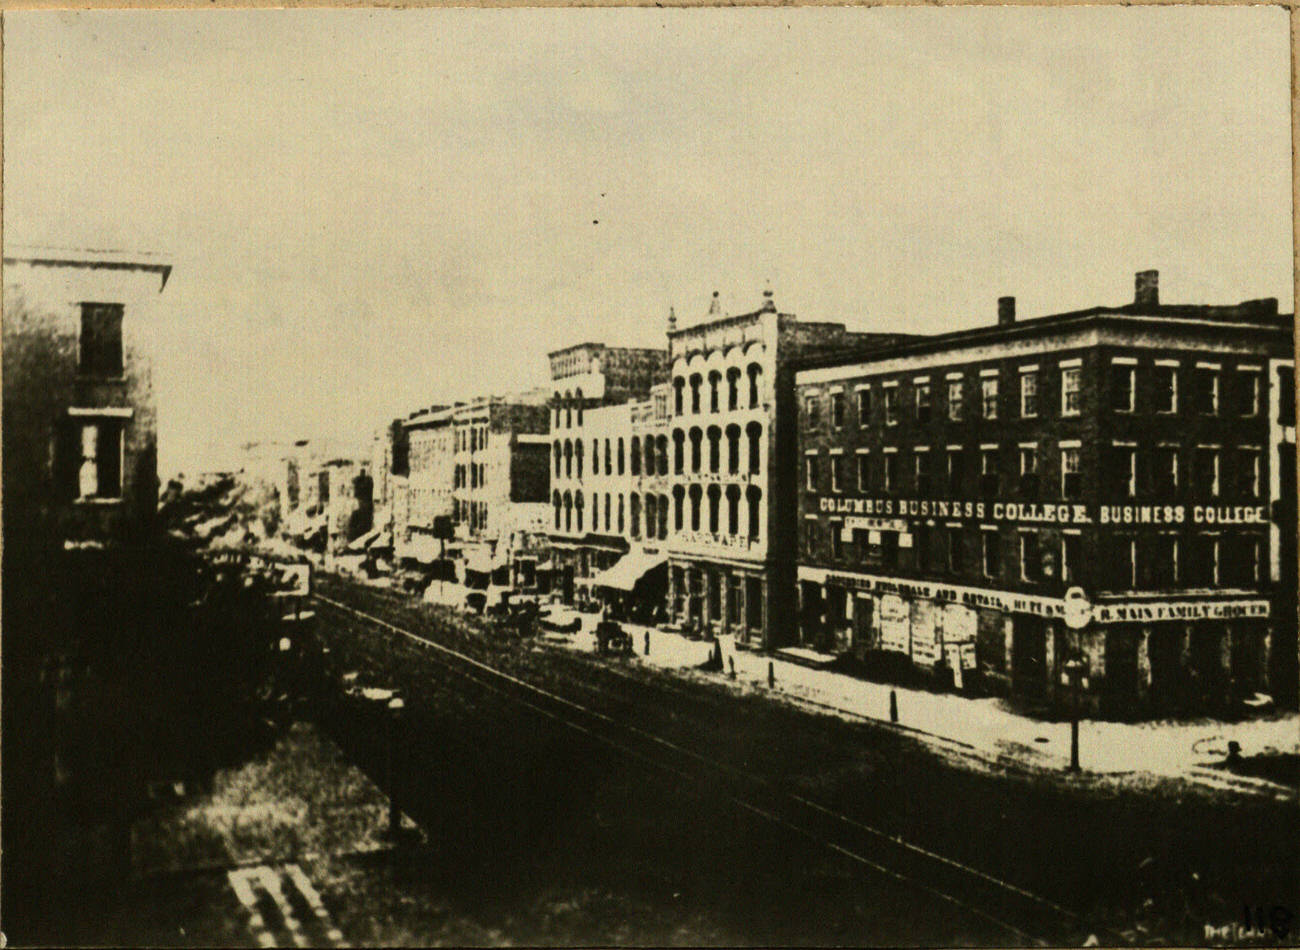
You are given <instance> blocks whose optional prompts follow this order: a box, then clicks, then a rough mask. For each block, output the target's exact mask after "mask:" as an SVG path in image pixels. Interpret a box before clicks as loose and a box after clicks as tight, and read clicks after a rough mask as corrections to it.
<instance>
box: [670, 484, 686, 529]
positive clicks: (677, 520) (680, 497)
mask: <svg viewBox="0 0 1300 950" xmlns="http://www.w3.org/2000/svg"><path fill="white" fill-rule="evenodd" d="M685 500H686V489H685V488H683V487H682V486H681V485H674V486H673V530H674V531H681V530H682V524H683V522H684V520H685V519H684V517H683V516H684V514H685V512H684V511H683V510H682V509H683V507H684V505H683V502H685Z"/></svg>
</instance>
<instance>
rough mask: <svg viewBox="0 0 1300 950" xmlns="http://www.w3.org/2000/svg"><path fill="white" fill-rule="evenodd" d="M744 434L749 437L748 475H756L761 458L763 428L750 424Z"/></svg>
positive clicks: (759, 425) (753, 423) (755, 423)
mask: <svg viewBox="0 0 1300 950" xmlns="http://www.w3.org/2000/svg"><path fill="white" fill-rule="evenodd" d="M745 434H746V435H748V436H749V474H751V475H757V474H758V470H759V467H760V464H761V462H762V458H763V451H762V447H763V426H762V425H761V424H759V423H757V422H751V423H750V424H749V425H747V426H745Z"/></svg>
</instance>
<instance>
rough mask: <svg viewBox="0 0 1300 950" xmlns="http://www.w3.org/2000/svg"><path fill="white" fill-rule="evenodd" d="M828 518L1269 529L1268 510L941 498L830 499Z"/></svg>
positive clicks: (825, 507) (823, 501)
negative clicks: (1185, 525) (1226, 526)
mask: <svg viewBox="0 0 1300 950" xmlns="http://www.w3.org/2000/svg"><path fill="white" fill-rule="evenodd" d="M818 507H819V508H820V509H821V511H822V512H824V513H826V514H842V515H863V516H870V517H877V518H891V517H894V518H897V517H904V518H907V517H910V518H948V519H959V520H971V521H984V522H988V521H1005V522H1014V523H1017V524H1067V525H1082V524H1122V525H1141V524H1214V525H1265V524H1268V511H1267V508H1266V507H1265V506H1263V505H1083V504H1075V503H1072V502H1069V503H1067V502H1036V501H968V500H962V501H952V500H946V499H936V498H827V497H824V496H823V497H822V498H820V499H819V504H818Z"/></svg>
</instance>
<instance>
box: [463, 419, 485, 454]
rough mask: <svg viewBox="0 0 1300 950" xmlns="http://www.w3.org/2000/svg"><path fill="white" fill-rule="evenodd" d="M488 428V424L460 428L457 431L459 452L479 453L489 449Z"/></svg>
mask: <svg viewBox="0 0 1300 950" xmlns="http://www.w3.org/2000/svg"><path fill="white" fill-rule="evenodd" d="M487 442H488V427H487V424H486V423H483V424H476V425H472V426H458V427H457V429H456V451H457V452H479V451H482V450H483V449H485V448H487Z"/></svg>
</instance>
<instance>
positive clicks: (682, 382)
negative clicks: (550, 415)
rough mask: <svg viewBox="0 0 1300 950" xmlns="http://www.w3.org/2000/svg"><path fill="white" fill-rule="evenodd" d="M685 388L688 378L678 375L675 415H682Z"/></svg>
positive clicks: (674, 394)
mask: <svg viewBox="0 0 1300 950" xmlns="http://www.w3.org/2000/svg"><path fill="white" fill-rule="evenodd" d="M685 390H686V380H684V379H682V377H680V376H678V377H676V378H675V379H674V380H673V415H675V416H680V415H682V403H683V399H682V396H683V394H684V392H685ZM556 418H557V419H558V418H559V416H558V415H557V416H556Z"/></svg>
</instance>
